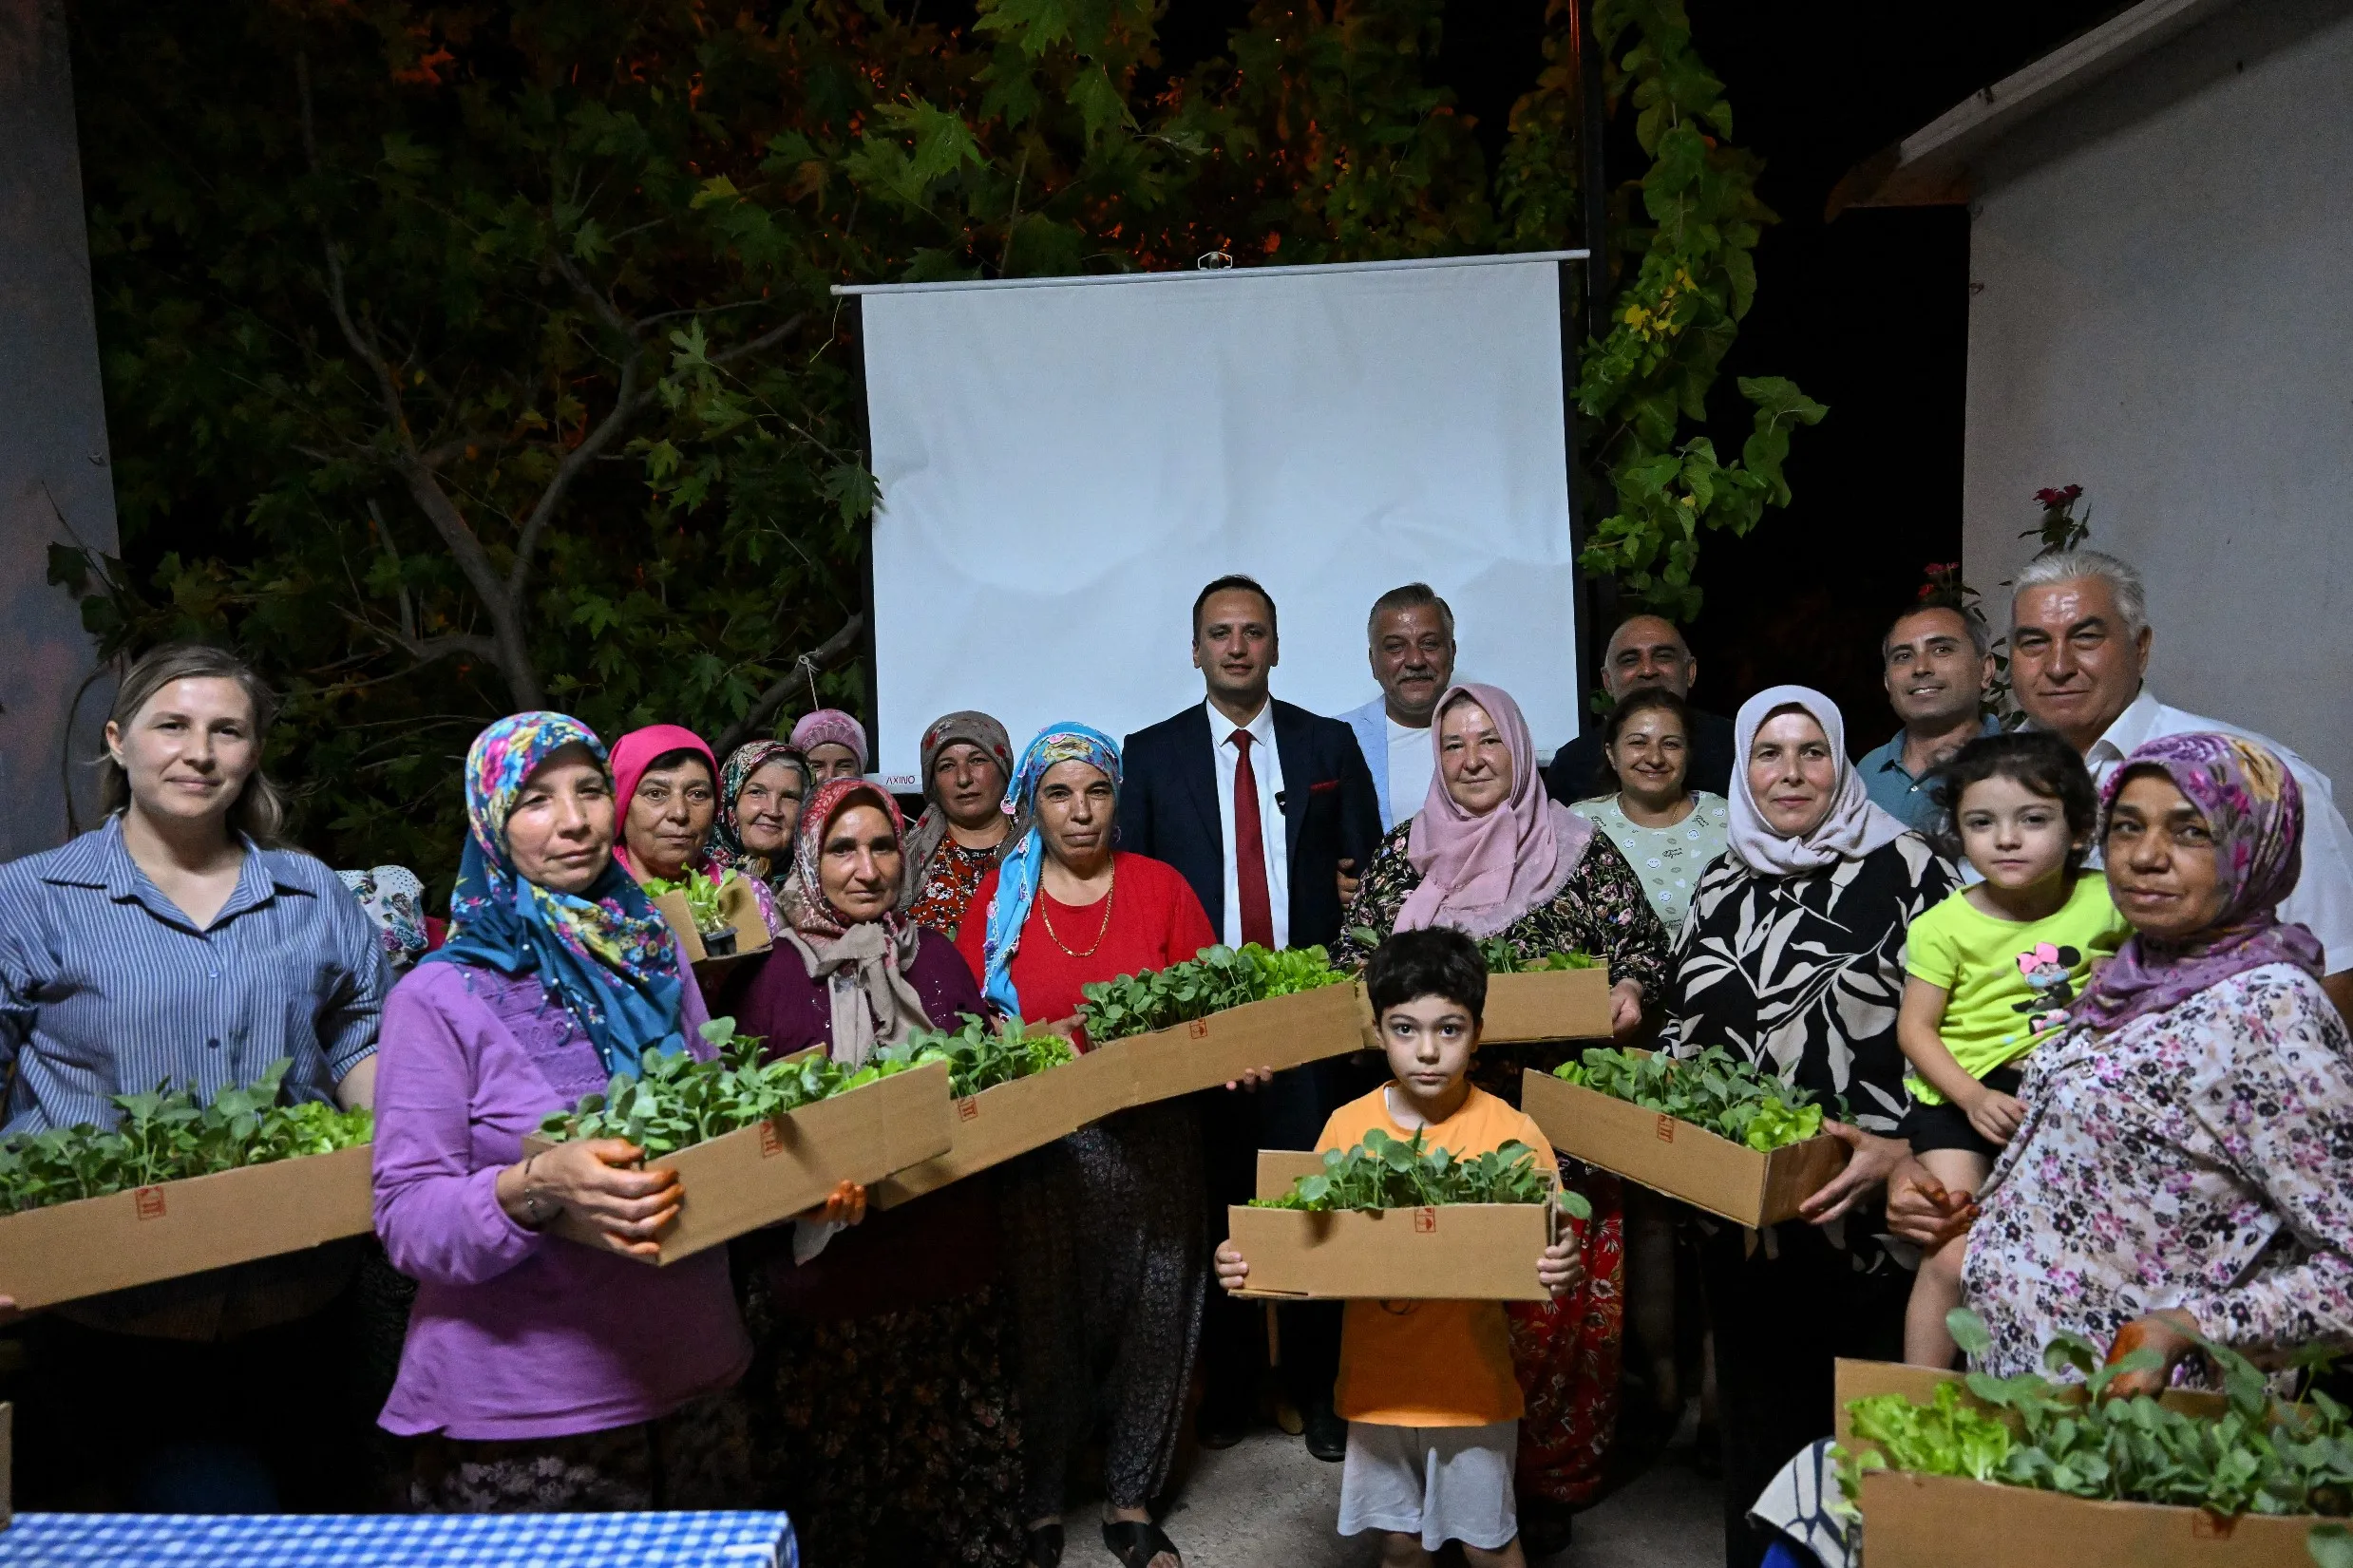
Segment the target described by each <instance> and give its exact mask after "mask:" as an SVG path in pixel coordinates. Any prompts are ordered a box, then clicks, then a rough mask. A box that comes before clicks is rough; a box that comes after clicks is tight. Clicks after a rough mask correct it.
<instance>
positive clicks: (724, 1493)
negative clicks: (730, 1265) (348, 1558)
mask: <svg viewBox="0 0 2353 1568" xmlns="http://www.w3.org/2000/svg"><path fill="white" fill-rule="evenodd" d="M750 1501H751V1445H750V1440H749V1438H748V1435H747V1432H746V1428H745V1418H744V1402H743V1399H742V1398H741V1396H740V1395H738V1393H737V1392H736V1390H734V1389H727V1390H726V1391H725V1392H722V1393H715V1394H706V1395H704V1396H703V1397H702V1398H700V1399H696V1400H692V1401H689V1402H688V1403H687V1404H685V1405H682V1406H680V1407H678V1408H677V1409H675V1410H673V1411H672V1412H671V1413H670V1414H668V1415H666V1416H662V1417H660V1418H659V1419H657V1420H654V1421H640V1422H637V1423H636V1424H635V1425H634V1426H616V1427H613V1428H611V1429H609V1430H607V1431H601V1432H581V1433H579V1434H578V1435H576V1436H572V1437H547V1438H524V1439H516V1440H504V1441H499V1442H470V1441H465V1440H461V1439H454V1438H446V1437H440V1436H434V1437H428V1438H425V1439H423V1440H421V1441H420V1442H419V1443H418V1445H417V1449H416V1458H415V1467H414V1469H413V1470H412V1472H411V1476H410V1481H409V1484H408V1506H409V1507H410V1508H411V1509H412V1510H414V1511H415V1512H417V1513H421V1514H575V1513H639V1512H643V1511H645V1510H647V1509H655V1508H690V1509H709V1508H742V1507H745V1506H748V1505H749V1504H750Z"/></svg>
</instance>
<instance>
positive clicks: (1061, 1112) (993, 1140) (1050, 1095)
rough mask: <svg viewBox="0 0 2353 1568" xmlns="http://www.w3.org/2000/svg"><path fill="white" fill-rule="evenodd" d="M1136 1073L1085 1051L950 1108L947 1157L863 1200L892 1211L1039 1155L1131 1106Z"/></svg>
mask: <svg viewBox="0 0 2353 1568" xmlns="http://www.w3.org/2000/svg"><path fill="white" fill-rule="evenodd" d="M1134 1095H1135V1074H1134V1073H1132V1072H1130V1071H1129V1069H1128V1064H1127V1062H1126V1061H1125V1060H1124V1059H1122V1058H1121V1057H1120V1055H1119V1054H1118V1053H1117V1052H1116V1051H1102V1050H1091V1051H1087V1052H1085V1053H1084V1054H1082V1055H1080V1056H1078V1057H1077V1058H1075V1059H1074V1060H1072V1061H1069V1062H1065V1063H1063V1064H1062V1065H1061V1066H1060V1067H1049V1068H1047V1069H1046V1070H1045V1071H1044V1072H1040V1073H1034V1074H1032V1075H1031V1076H1030V1077H1027V1078H1016V1079H1015V1080H1014V1081H1013V1082H1012V1083H1010V1084H999V1085H997V1086H996V1087H995V1088H990V1089H983V1090H981V1091H980V1092H979V1093H978V1094H974V1095H967V1096H966V1097H965V1098H963V1099H961V1100H958V1101H956V1102H955V1103H954V1106H953V1110H952V1112H951V1119H950V1131H951V1134H952V1136H953V1139H954V1142H952V1143H950V1144H949V1146H948V1150H947V1152H946V1153H945V1154H942V1155H940V1156H939V1157H938V1158H937V1159H932V1160H926V1161H924V1162H922V1163H921V1164H920V1165H910V1166H908V1167H907V1168H906V1169H905V1170H902V1171H901V1172H899V1173H898V1174H897V1175H895V1176H890V1177H886V1178H884V1179H883V1180H882V1181H880V1182H878V1183H876V1184H875V1186H874V1188H873V1190H872V1191H871V1192H870V1193H868V1195H867V1197H868V1200H870V1201H871V1202H873V1203H875V1204H876V1205H878V1206H879V1207H882V1208H885V1209H892V1208H897V1207H898V1206H899V1205H900V1204H901V1203H904V1202H907V1201H908V1200H911V1199H917V1198H920V1197H922V1196H923V1195H924V1194H925V1193H927V1192H937V1191H938V1190H939V1189H940V1188H941V1187H944V1186H946V1185H947V1184H948V1183H949V1182H951V1181H962V1180H963V1179H964V1178H965V1177H967V1176H972V1175H975V1174H977V1173H978V1172H980V1171H984V1170H987V1169H988V1168H989V1167H990V1166H992V1165H1001V1164H1003V1163H1004V1162H1006V1161H1008V1160H1011V1159H1014V1158H1015V1156H1017V1155H1024V1154H1027V1153H1029V1152H1030V1151H1031V1150H1032V1149H1034V1148H1042V1147H1044V1146H1045V1145H1046V1144H1048V1143H1053V1141H1054V1140H1055V1139H1057V1138H1062V1137H1065V1136H1067V1135H1069V1134H1071V1133H1073V1132H1076V1131H1077V1130H1078V1129H1079V1128H1081V1127H1083V1126H1085V1125H1086V1124H1088V1123H1090V1122H1099V1121H1101V1120H1102V1119H1103V1118H1104V1117H1106V1116H1109V1115H1110V1114H1111V1113H1112V1112H1113V1111H1117V1110H1125V1109H1126V1108H1127V1107H1128V1106H1129V1105H1131V1104H1133V1103H1134Z"/></svg>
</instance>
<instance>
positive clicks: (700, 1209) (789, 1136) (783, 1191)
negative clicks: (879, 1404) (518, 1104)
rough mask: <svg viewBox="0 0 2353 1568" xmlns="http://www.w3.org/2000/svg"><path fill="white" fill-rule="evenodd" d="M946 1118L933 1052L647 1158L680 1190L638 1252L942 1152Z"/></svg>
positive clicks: (784, 1210)
mask: <svg viewBox="0 0 2353 1568" xmlns="http://www.w3.org/2000/svg"><path fill="white" fill-rule="evenodd" d="M1056 1070H1059V1069H1056ZM951 1125H952V1123H951V1111H950V1101H949V1098H948V1069H947V1066H946V1064H944V1063H939V1062H933V1063H930V1064H927V1065H926V1066H923V1067H910V1068H908V1069H907V1070H906V1071H904V1072H897V1073H893V1074H891V1075H890V1076H889V1077H887V1078H880V1079H877V1080H876V1081H875V1082H873V1083H871V1084H867V1085H864V1086H862V1087H859V1088H854V1089H851V1090H849V1091H847V1092H846V1093H843V1094H836V1095H833V1096H831V1097H830V1098H828V1099H825V1100H820V1101H818V1102H816V1103H815V1104H814V1105H803V1106H802V1107H801V1108H800V1109H798V1110H795V1111H790V1112H787V1114H785V1115H783V1116H779V1117H776V1118H774V1119H773V1120H770V1121H767V1122H763V1123H761V1124H758V1125H757V1126H750V1127H744V1128H740V1129H739V1130H737V1131H734V1132H731V1133H726V1134H724V1135H722V1136H720V1137H717V1138H713V1139H710V1140H708V1141H706V1142H704V1143H695V1144H693V1145H691V1146H689V1147H687V1148H683V1149H680V1150H678V1151H677V1152H676V1153H674V1154H665V1155H662V1156H660V1157H659V1158H657V1159H655V1160H652V1161H649V1162H647V1165H648V1168H649V1169H654V1170H674V1171H676V1172H677V1173H678V1180H679V1181H680V1183H681V1185H682V1186H683V1187H684V1188H685V1197H684V1200H683V1201H682V1202H681V1203H680V1205H679V1209H678V1217H677V1218H676V1219H674V1220H673V1221H671V1223H670V1224H669V1226H668V1227H667V1228H666V1229H664V1231H663V1232H662V1235H661V1237H660V1241H661V1253H660V1256H656V1257H641V1258H638V1259H637V1260H638V1261H640V1262H645V1263H657V1264H669V1263H675V1262H676V1261H678V1259H680V1258H682V1257H692V1256H694V1255H695V1254H696V1253H699V1252H704V1251H708V1250H709V1249H710V1248H712V1247H715V1246H717V1245H719V1244H720V1243H721V1242H723V1241H729V1240H732V1239H733V1238H734V1237H739V1236H742V1235H743V1234H745V1233H746V1232H747V1231H755V1230H758V1229H760V1228H761V1227H762V1226H764V1225H773V1224H776V1223H778V1222H779V1221H782V1220H786V1219H791V1218H792V1217H793V1216H795V1215H797V1214H801V1213H803V1212H805V1211H806V1210H808V1209H811V1208H814V1207H816V1206H817V1205H818V1204H820V1203H822V1202H824V1201H825V1198H826V1196H827V1195H828V1194H829V1193H831V1192H832V1191H833V1189H834V1187H835V1186H837V1185H838V1184H840V1183H841V1182H844V1181H858V1182H863V1183H867V1184H871V1183H874V1182H878V1181H882V1178H884V1177H886V1176H890V1175H894V1174H895V1173H897V1172H899V1171H902V1170H905V1169H906V1168H907V1167H908V1166H910V1165H915V1164H920V1163H921V1162H924V1161H926V1160H930V1159H933V1158H935V1157H937V1156H939V1155H942V1154H945V1153H947V1151H948V1149H949V1147H950V1145H951V1143H953V1137H952V1134H951V1131H950V1128H951ZM553 1146H554V1145H553V1143H552V1141H550V1140H548V1139H545V1138H541V1137H539V1136H537V1135H534V1136H532V1137H530V1138H526V1139H524V1140H523V1151H524V1153H525V1154H531V1153H536V1152H538V1151H540V1150H542V1149H546V1148H550V1147H553ZM550 1229H551V1230H553V1231H554V1232H555V1234H557V1235H559V1236H561V1237H565V1238H566V1239H568V1240H572V1241H578V1242H580V1243H582V1244H583V1245H586V1246H592V1247H603V1246H605V1245H606V1242H605V1239H604V1236H603V1233H602V1232H600V1231H598V1229H597V1228H596V1227H595V1226H593V1225H587V1224H583V1223H580V1222H579V1220H577V1219H574V1217H573V1216H572V1215H571V1214H569V1213H566V1214H565V1215H564V1216H563V1217H562V1218H560V1219H558V1220H557V1221H556V1222H555V1223H554V1225H552V1226H551V1227H550ZM629 1256H635V1255H629Z"/></svg>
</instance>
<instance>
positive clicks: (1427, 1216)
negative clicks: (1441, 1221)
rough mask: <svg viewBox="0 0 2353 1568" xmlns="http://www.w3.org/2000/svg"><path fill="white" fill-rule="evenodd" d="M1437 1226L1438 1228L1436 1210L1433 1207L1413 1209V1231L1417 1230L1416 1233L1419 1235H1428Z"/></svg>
mask: <svg viewBox="0 0 2353 1568" xmlns="http://www.w3.org/2000/svg"><path fill="white" fill-rule="evenodd" d="M1437 1228H1438V1211H1437V1210H1435V1209H1415V1210H1414V1231H1415V1232H1417V1233H1418V1234H1420V1235H1422V1236H1428V1235H1429V1234H1430V1233H1431V1232H1432V1231H1434V1230H1436V1229H1437Z"/></svg>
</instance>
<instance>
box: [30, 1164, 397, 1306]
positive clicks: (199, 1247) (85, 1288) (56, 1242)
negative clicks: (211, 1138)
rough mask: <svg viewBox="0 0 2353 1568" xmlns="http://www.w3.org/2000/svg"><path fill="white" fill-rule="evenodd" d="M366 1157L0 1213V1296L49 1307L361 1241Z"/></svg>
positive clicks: (370, 1204) (370, 1202)
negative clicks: (357, 1238) (349, 1238)
mask: <svg viewBox="0 0 2353 1568" xmlns="http://www.w3.org/2000/svg"><path fill="white" fill-rule="evenodd" d="M373 1155H374V1149H373V1148H372V1146H371V1145H370V1144H366V1143H360V1144H356V1145H354V1146H352V1147H351V1148H347V1149H337V1150H335V1151H334V1152H333V1153H332V1154H308V1155H302V1156H299V1157H297V1158H295V1159H293V1160H274V1161H271V1162H269V1163H267V1164H260V1165H241V1166H239V1167H237V1169H235V1170H226V1171H216V1172H214V1173H213V1174H212V1175H210V1176H192V1177H189V1178H187V1179H186V1180H185V1181H166V1182H163V1183H161V1185H158V1186H152V1187H134V1188H131V1189H129V1190H128V1191H124V1192H118V1193H110V1194H108V1195H107V1196H105V1197H104V1198H84V1199H78V1200H75V1201H73V1202H70V1203H52V1204H50V1205H49V1206H47V1208H39V1209H27V1210H24V1211H23V1212H21V1213H18V1214H11V1215H6V1216H0V1295H7V1296H12V1297H14V1298H15V1301H16V1304H17V1306H18V1307H20V1308H24V1309H28V1310H29V1309H31V1308H34V1307H49V1306H54V1305H56V1304H57V1303H58V1302H61V1301H73V1300H78V1299H80V1298H81V1297H83V1296H90V1295H104V1294H106V1293H107V1292H109V1291H122V1290H128V1289H130V1288H131V1287H132V1286H135V1285H152V1284H155V1283H156V1282H158V1281H159V1280H164V1279H179V1278H181V1277H184V1276H185V1275H192V1274H202V1273H204V1272H205V1271H206V1270H208V1269H223V1268H227V1267H229V1266H230V1265H231V1264H234V1263H250V1262H252V1261H253V1260H254V1259H256V1258H259V1257H272V1256H276V1255H277V1254H279V1253H291V1252H301V1251H303V1250H304V1249H306V1248H310V1247H316V1246H322V1245H324V1244H326V1243H327V1242H330V1241H335V1240H340V1239H341V1238H343V1237H347V1236H365V1235H367V1234H368V1233H369V1232H370V1231H372V1230H374V1229H375V1217H374V1200H375V1193H374V1182H373V1179H372V1176H371V1174H370V1161H371V1160H372V1158H373Z"/></svg>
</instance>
